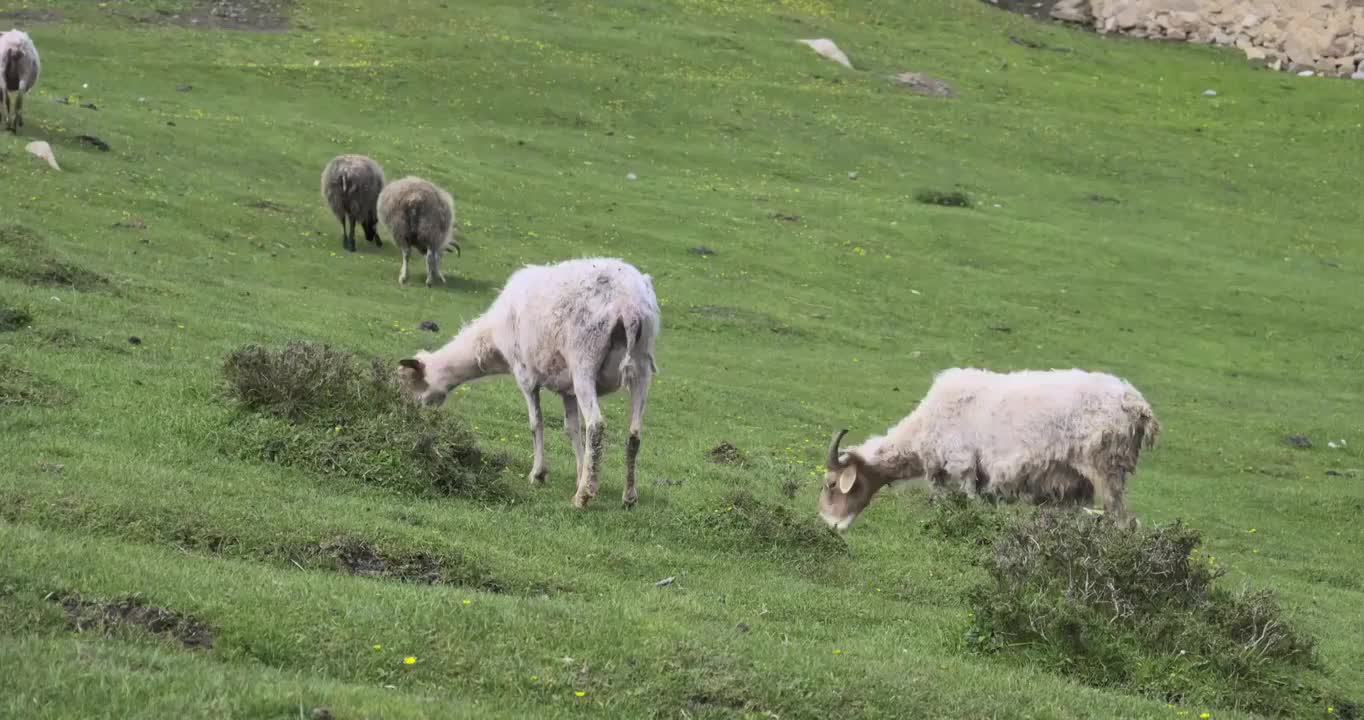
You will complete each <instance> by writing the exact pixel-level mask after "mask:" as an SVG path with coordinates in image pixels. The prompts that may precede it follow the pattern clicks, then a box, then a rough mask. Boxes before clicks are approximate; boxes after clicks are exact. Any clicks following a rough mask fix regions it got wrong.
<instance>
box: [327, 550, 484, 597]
mask: <svg viewBox="0 0 1364 720" xmlns="http://www.w3.org/2000/svg"><path fill="white" fill-rule="evenodd" d="M318 551H319V553H320V554H321V555H322V556H323V557H327V558H331V559H332V560H334V561H335V563H336V566H335V567H336V569H337V570H338V571H340V572H344V573H347V574H350V575H359V576H362V577H381V578H393V579H396V580H401V581H403V582H411V583H418V584H422V585H461V586H464V587H472V588H478V589H479V590H483V591H485V592H493V593H500V592H505V591H506V588H505V587H504V585H503V584H502V582H500V581H499V580H498V579H497V578H495V577H493V575H492V573H491V571H489V570H488V569H487V568H486V567H484V566H483V565H482V564H481V563H478V562H476V561H474V560H473V559H472V558H468V557H464V556H459V555H456V556H446V557H436V556H434V555H431V554H428V553H424V552H416V553H392V552H386V551H383V550H380V549H378V548H376V547H374V546H373V545H371V544H369V543H368V542H365V541H364V540H360V539H358V538H336V539H334V540H330V541H328V542H325V543H321V544H319V545H318Z"/></svg>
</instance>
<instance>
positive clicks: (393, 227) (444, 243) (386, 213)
mask: <svg viewBox="0 0 1364 720" xmlns="http://www.w3.org/2000/svg"><path fill="white" fill-rule="evenodd" d="M379 220H380V221H381V222H383V224H384V227H386V228H388V231H389V233H390V234H391V235H392V236H393V242H395V243H397V244H398V248H399V249H401V250H402V251H403V269H402V270H401V271H400V272H399V273H398V284H399V285H406V284H407V256H408V255H410V254H411V253H412V250H413V249H414V248H415V249H416V250H417V251H418V252H421V253H425V254H426V286H427V287H431V284H432V283H436V282H438V283H441V284H444V283H445V277H444V276H443V275H441V274H440V256H441V255H442V254H443V253H446V252H449V250H450V248H452V247H453V248H454V249H455V253H456V255H458V254H459V242H458V241H457V240H456V239H455V236H454V222H455V201H454V200H453V199H452V198H451V197H450V193H448V192H445V191H444V190H442V189H440V188H439V187H436V186H435V185H433V184H431V183H430V182H428V181H426V180H423V179H421V178H418V177H405V178H403V179H402V180H399V181H397V182H395V183H393V184H391V185H389V186H388V187H385V188H384V191H383V192H381V193H379Z"/></svg>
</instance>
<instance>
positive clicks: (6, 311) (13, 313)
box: [0, 300, 33, 332]
mask: <svg viewBox="0 0 1364 720" xmlns="http://www.w3.org/2000/svg"><path fill="white" fill-rule="evenodd" d="M32 322H33V314H32V313H30V312H29V311H28V308H25V307H20V306H16V305H11V304H9V303H8V302H5V301H3V300H0V332H14V331H16V330H23V329H24V328H26V327H28V326H29V324H30V323H32Z"/></svg>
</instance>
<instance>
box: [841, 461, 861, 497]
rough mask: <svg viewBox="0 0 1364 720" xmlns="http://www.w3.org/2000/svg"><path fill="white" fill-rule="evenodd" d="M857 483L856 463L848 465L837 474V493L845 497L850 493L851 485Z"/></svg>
mask: <svg viewBox="0 0 1364 720" xmlns="http://www.w3.org/2000/svg"><path fill="white" fill-rule="evenodd" d="M856 482H857V463H848V466H847V467H845V468H843V469H842V470H841V471H839V473H838V491H839V492H841V493H843V494H844V495H847V494H848V493H850V492H852V489H853V484H855V483H856Z"/></svg>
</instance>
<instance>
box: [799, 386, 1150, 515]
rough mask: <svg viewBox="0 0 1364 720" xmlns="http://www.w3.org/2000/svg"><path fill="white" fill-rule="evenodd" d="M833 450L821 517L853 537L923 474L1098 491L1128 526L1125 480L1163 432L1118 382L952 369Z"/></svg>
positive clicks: (994, 491)
mask: <svg viewBox="0 0 1364 720" xmlns="http://www.w3.org/2000/svg"><path fill="white" fill-rule="evenodd" d="M847 432H848V431H847V430H843V431H841V432H839V433H837V434H836V435H834V438H833V442H832V443H830V445H829V454H828V458H827V461H826V463H827V470H828V471H827V473H826V476H825V481H824V489H823V492H822V493H821V494H820V498H819V514H820V516H821V517H822V518H824V521H825V522H826V523H828V524H829V526H830V527H833V528H834V529H836V530H839V531H843V530H847V529H848V527H850V526H851V525H852V523H853V521H854V520H855V519H856V518H857V516H858V514H859V513H861V512H862V511H863V510H864V509H866V507H867V505H868V504H869V503H870V502H871V499H872V496H874V495H875V494H876V493H877V491H879V490H880V489H881V488H882V487H885V486H886V485H889V484H890V483H893V482H896V481H899V480H910V479H915V478H921V477H926V478H928V479H929V480H930V481H931V482H932V484H933V485H934V486H935V487H937V488H943V487H944V486H946V485H948V484H949V483H954V484H956V485H957V486H958V487H959V488H960V489H961V490H963V491H965V492H966V493H967V494H969V495H980V496H985V497H987V498H990V499H995V500H1005V501H1012V500H1016V499H1026V500H1029V501H1031V502H1034V503H1038V504H1043V503H1056V504H1060V505H1071V506H1075V505H1079V506H1085V507H1087V506H1088V505H1090V504H1091V503H1093V501H1094V498H1095V496H1096V494H1097V495H1098V496H1099V497H1100V498H1102V500H1103V505H1104V510H1105V512H1106V513H1107V514H1108V515H1110V516H1111V517H1113V518H1114V519H1115V520H1117V521H1118V522H1119V523H1121V524H1124V525H1125V524H1127V523H1128V522H1129V518H1128V516H1127V508H1126V500H1125V497H1126V487H1127V477H1128V476H1129V475H1130V474H1132V473H1133V472H1135V471H1136V468H1137V459H1138V456H1139V455H1140V453H1141V450H1142V448H1149V447H1151V446H1153V445H1154V444H1155V441H1156V437H1157V436H1158V435H1159V434H1160V424H1159V423H1158V422H1156V418H1155V415H1154V414H1153V413H1152V411H1151V406H1150V405H1148V404H1147V403H1146V400H1145V398H1143V397H1142V395H1141V393H1139V392H1137V389H1136V388H1134V387H1132V386H1131V385H1130V384H1128V383H1127V382H1126V381H1125V380H1122V379H1120V378H1116V377H1114V376H1112V375H1108V374H1104V373H1096V372H1086V371H1084V370H1051V371H1032V370H1024V371H1018V372H1010V373H996V372H991V371H988V370H978V369H962V368H953V369H950V370H945V371H943V372H941V373H939V374H938V375H937V377H936V378H934V381H933V386H932V387H930V388H929V390H928V394H927V395H925V396H924V399H923V401H922V402H920V403H919V406H918V407H917V408H915V410H914V412H912V413H910V415H909V416H908V417H906V418H904V419H903V420H901V421H900V423H899V424H897V425H896V426H895V427H892V428H890V430H888V431H887V432H886V434H885V435H884V436H881V437H873V438H870V439H868V440H867V441H865V442H863V443H862V445H861V446H859V447H855V448H849V449H846V450H842V451H840V450H839V442H840V441H842V439H843V436H844V435H845V434H846V433H847Z"/></svg>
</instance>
